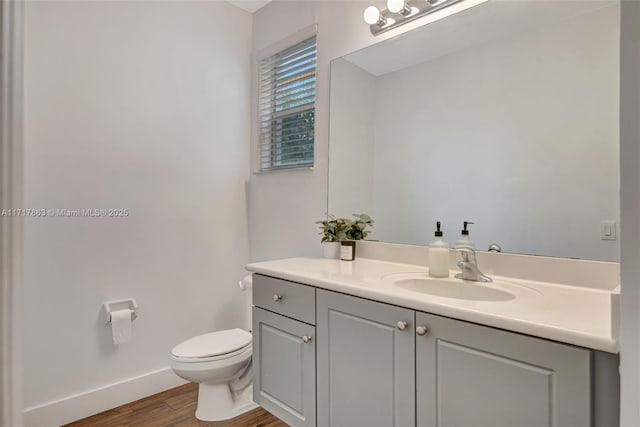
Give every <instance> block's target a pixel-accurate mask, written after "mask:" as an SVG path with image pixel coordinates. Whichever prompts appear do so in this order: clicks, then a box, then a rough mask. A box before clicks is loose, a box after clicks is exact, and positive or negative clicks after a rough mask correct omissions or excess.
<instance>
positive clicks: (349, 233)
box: [316, 214, 373, 242]
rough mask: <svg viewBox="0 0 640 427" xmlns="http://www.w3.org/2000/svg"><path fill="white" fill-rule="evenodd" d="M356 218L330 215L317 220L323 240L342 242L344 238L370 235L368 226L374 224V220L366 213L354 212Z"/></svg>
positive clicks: (349, 238)
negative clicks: (325, 218)
mask: <svg viewBox="0 0 640 427" xmlns="http://www.w3.org/2000/svg"><path fill="white" fill-rule="evenodd" d="M353 216H354V219H350V218H336V217H335V216H333V215H329V217H328V218H327V220H326V221H317V222H316V224H320V230H321V231H320V233H319V234H320V235H322V240H321V242H341V241H343V240H362V239H364V238H366V237H367V236H368V235H369V231H367V230H366V228H367V227H369V226H371V225H373V220H372V219H371V217H370V216H369V215H366V214H353Z"/></svg>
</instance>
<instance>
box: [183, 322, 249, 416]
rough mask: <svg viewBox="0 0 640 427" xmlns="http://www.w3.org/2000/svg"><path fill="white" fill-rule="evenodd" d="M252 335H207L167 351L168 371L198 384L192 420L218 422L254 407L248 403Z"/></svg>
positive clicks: (241, 332) (229, 332)
mask: <svg viewBox="0 0 640 427" xmlns="http://www.w3.org/2000/svg"><path fill="white" fill-rule="evenodd" d="M251 340H252V336H251V334H250V333H249V332H247V331H244V330H242V329H229V330H224V331H217V332H211V333H208V334H204V335H199V336H197V337H194V338H191V339H188V340H186V341H184V342H182V343H180V344H178V345H177V346H175V347H174V348H173V350H171V368H172V369H173V371H174V372H175V373H176V375H178V376H179V377H181V378H184V379H185V380H187V381H191V382H194V383H198V384H199V386H198V406H197V409H196V418H198V419H200V420H203V421H222V420H226V419H229V418H233V417H235V416H238V415H240V414H242V413H244V412H246V411H249V410H251V409H254V408H257V407H258V405H256V404H255V403H254V402H253V400H252V387H251V385H252V384H251V354H252V346H251Z"/></svg>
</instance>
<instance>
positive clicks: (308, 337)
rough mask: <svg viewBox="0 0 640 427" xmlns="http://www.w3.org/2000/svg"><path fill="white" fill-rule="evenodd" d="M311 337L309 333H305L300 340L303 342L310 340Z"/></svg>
mask: <svg viewBox="0 0 640 427" xmlns="http://www.w3.org/2000/svg"><path fill="white" fill-rule="evenodd" d="M311 339H312V337H311V336H310V335H305V336H303V337H302V341H304V342H305V343H308V342H311Z"/></svg>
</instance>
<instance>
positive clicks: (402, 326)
mask: <svg viewBox="0 0 640 427" xmlns="http://www.w3.org/2000/svg"><path fill="white" fill-rule="evenodd" d="M407 326H409V324H408V323H407V322H405V321H404V320H400V321H398V323H396V328H398V329H399V330H401V331H404V330H405V329H407Z"/></svg>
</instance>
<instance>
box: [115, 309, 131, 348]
mask: <svg viewBox="0 0 640 427" xmlns="http://www.w3.org/2000/svg"><path fill="white" fill-rule="evenodd" d="M111 335H112V336H113V343H114V344H122V343H125V342H129V341H131V310H129V309H128V308H126V309H124V310H115V311H112V312H111Z"/></svg>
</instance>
